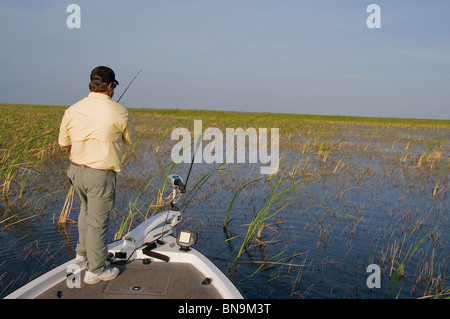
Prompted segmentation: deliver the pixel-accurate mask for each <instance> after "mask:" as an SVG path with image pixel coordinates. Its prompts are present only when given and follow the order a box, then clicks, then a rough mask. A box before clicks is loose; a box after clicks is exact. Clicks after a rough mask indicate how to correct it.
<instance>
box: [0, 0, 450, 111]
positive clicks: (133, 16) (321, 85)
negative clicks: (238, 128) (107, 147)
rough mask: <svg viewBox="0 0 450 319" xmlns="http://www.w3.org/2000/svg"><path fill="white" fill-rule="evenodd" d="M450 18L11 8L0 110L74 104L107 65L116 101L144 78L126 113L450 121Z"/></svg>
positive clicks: (347, 8)
mask: <svg viewBox="0 0 450 319" xmlns="http://www.w3.org/2000/svg"><path fill="white" fill-rule="evenodd" d="M71 3H75V4H78V5H79V6H80V8H81V28H80V29H69V28H68V27H67V24H66V20H67V17H68V16H69V15H70V13H67V12H66V8H67V6H68V5H69V4H71ZM371 3H375V4H378V5H379V6H380V9H381V28H380V29H369V28H368V27H367V25H366V19H367V17H368V16H369V15H370V13H367V12H366V8H367V6H368V5H369V4H371ZM449 14H450V1H448V0H430V1H424V0H423V1H414V0H395V1H393V0H383V1H381V0H379V1H377V0H370V1H361V0H340V1H335V0H326V1H325V0H322V1H321V0H307V1H302V0H296V1H294V0H277V1H275V0H273V1H268V0H239V1H238V0H202V1H200V0H198V1H197V0H184V1H181V0H177V1H170V0H158V1H155V0H130V1H124V0H109V1H106V0H90V1H87V0H85V1H77V0H71V1H61V0H58V1H56V0H54V1H46V0H42V1H35V0H34V1H32V0H28V1H25V0H24V1H21V0H2V1H1V2H0V40H1V47H2V48H1V51H0V52H1V59H0V103H19V104H22V103H23V104H47V105H71V104H73V103H75V102H76V101H78V100H79V99H81V98H83V97H84V96H86V95H87V94H88V93H89V92H88V82H89V73H90V71H91V69H92V68H93V67H95V66H98V65H107V66H110V67H112V68H113V69H114V70H115V71H116V77H117V79H118V80H119V82H120V85H119V86H118V88H117V89H116V96H115V97H114V99H117V98H118V97H119V96H120V94H121V93H122V92H123V90H124V89H125V87H126V86H127V85H128V83H129V82H130V81H131V79H132V78H133V77H134V75H135V74H136V73H137V72H138V71H139V69H143V71H142V73H141V74H140V75H139V77H138V78H137V79H136V81H135V82H134V83H133V85H132V86H131V87H130V89H129V90H128V91H127V93H126V94H125V96H124V97H123V99H122V100H121V104H123V105H124V106H126V107H129V108H145V107H149V108H180V109H201V110H230V111H246V112H277V113H278V112H281V113H297V114H327V115H353V116H376V117H403V118H430V119H446V120H450V105H449V101H450V87H449V85H450V23H448V16H449Z"/></svg>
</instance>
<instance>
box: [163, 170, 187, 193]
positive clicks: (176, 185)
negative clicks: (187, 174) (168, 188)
mask: <svg viewBox="0 0 450 319" xmlns="http://www.w3.org/2000/svg"><path fill="white" fill-rule="evenodd" d="M167 179H168V180H169V182H170V183H171V184H172V188H173V189H175V190H177V191H179V192H180V193H186V186H185V185H184V183H183V179H182V178H181V177H180V176H179V175H176V174H171V175H169V176H167Z"/></svg>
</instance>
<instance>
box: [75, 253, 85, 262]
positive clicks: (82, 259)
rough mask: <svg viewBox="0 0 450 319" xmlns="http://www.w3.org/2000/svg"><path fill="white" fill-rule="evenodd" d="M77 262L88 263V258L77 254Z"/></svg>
mask: <svg viewBox="0 0 450 319" xmlns="http://www.w3.org/2000/svg"><path fill="white" fill-rule="evenodd" d="M75 261H79V262H83V261H87V257H86V256H81V255H78V254H77V256H76V257H75Z"/></svg>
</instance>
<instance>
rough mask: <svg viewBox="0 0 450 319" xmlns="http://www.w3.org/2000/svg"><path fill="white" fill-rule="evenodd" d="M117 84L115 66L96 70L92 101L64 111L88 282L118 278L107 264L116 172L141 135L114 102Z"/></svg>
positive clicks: (63, 141) (80, 253)
mask: <svg viewBox="0 0 450 319" xmlns="http://www.w3.org/2000/svg"><path fill="white" fill-rule="evenodd" d="M118 84H119V82H118V81H117V80H116V78H115V74H114V71H113V70H112V69H111V68H109V67H106V66H99V67H96V68H94V69H93V70H92V72H91V82H90V83H89V90H90V93H89V95H88V97H86V98H84V99H82V100H81V101H79V102H77V103H75V104H73V105H72V106H71V107H69V108H68V109H67V110H66V111H65V113H64V117H63V119H62V121H61V126H60V132H59V138H58V140H59V145H60V146H61V147H62V148H69V149H70V160H71V165H70V167H69V169H68V171H67V176H68V177H69V179H70V181H71V183H72V185H73V186H74V188H75V191H76V192H77V194H78V195H79V197H80V199H81V208H80V215H79V217H78V233H79V239H78V244H77V248H76V251H77V256H76V260H77V261H86V260H87V265H86V275H85V277H84V282H85V283H87V284H95V283H98V282H100V281H107V280H111V279H113V278H115V277H117V275H118V274H119V270H118V269H117V268H109V267H106V264H105V262H106V259H107V257H108V246H107V241H106V233H107V230H108V227H109V214H110V212H111V210H112V208H113V205H114V198H115V189H116V173H117V172H120V171H121V170H122V158H123V155H124V153H125V150H126V147H127V146H131V145H132V144H133V142H134V139H135V136H136V132H135V129H134V124H133V122H132V121H131V117H130V115H129V113H128V111H127V109H126V108H125V107H123V106H122V105H120V104H118V103H116V102H114V101H113V100H112V99H111V98H112V97H113V95H114V88H115V87H116V86H117V85H118Z"/></svg>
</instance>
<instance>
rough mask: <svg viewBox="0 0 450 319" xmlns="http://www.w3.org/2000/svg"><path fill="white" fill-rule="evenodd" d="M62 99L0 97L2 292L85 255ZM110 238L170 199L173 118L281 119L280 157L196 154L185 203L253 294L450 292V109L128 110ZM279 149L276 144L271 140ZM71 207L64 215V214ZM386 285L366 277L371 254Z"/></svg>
mask: <svg viewBox="0 0 450 319" xmlns="http://www.w3.org/2000/svg"><path fill="white" fill-rule="evenodd" d="M64 109H65V108H64V107H52V106H24V105H20V106H19V105H6V104H0V190H1V197H0V231H1V234H0V297H3V296H5V295H7V294H8V293H10V292H12V291H13V290H14V289H17V288H18V287H20V286H21V285H23V284H25V283H26V282H28V281H30V280H31V279H33V278H36V277H37V276H39V275H40V274H42V273H44V272H46V271H48V270H49V269H51V268H53V267H55V266H58V265H59V264H61V263H62V262H64V261H67V260H68V259H69V258H73V257H74V255H75V251H74V248H75V246H76V240H77V227H76V219H77V215H78V210H79V204H80V203H79V200H78V199H77V196H76V195H75V196H73V195H71V193H70V189H71V188H70V183H69V181H68V179H67V177H66V175H65V171H66V169H67V167H68V165H69V162H68V154H67V152H65V151H63V150H60V149H59V148H58V145H57V135H58V129H59V124H60V121H61V118H62V115H63V112H64ZM130 112H131V113H132V115H133V117H134V121H135V123H136V127H137V132H138V139H137V142H136V144H135V145H134V147H133V149H131V150H129V151H128V153H127V155H126V157H125V159H124V166H125V171H124V172H123V173H121V174H120V175H118V177H117V194H116V204H115V207H114V211H113V214H112V215H111V226H110V231H109V235H108V236H109V239H110V240H111V241H113V240H114V239H118V238H121V236H122V235H124V234H125V233H126V232H127V231H128V230H129V229H130V228H132V227H134V226H136V225H138V224H139V223H140V222H141V221H143V220H144V219H145V218H147V217H148V216H151V215H152V214H155V213H157V212H159V211H161V210H162V209H163V208H164V206H165V205H166V204H167V201H166V196H167V195H168V194H169V192H170V189H169V188H168V186H167V185H166V177H167V175H168V174H170V173H177V174H180V175H181V176H184V177H185V176H186V175H187V172H188V170H189V164H187V163H182V164H174V163H173V162H172V158H171V149H172V147H173V146H174V144H175V143H176V141H173V140H171V133H172V131H173V130H174V129H175V128H178V127H184V128H187V129H189V130H191V131H193V129H194V120H202V121H203V129H206V128H208V127H217V128H219V129H220V130H222V131H223V132H225V130H226V128H239V127H242V128H244V129H245V128H249V127H252V128H256V129H258V128H268V129H270V128H279V134H280V137H279V144H280V145H279V151H280V163H279V170H278V172H277V173H276V174H273V175H261V173H260V170H259V167H258V165H259V164H240V163H239V164H227V163H224V164H222V163H213V164H206V163H195V164H194V165H193V168H192V172H191V176H190V180H189V183H188V189H187V192H186V194H185V196H184V197H182V199H181V200H180V202H179V206H180V208H181V209H182V210H183V211H184V214H183V220H182V224H183V225H182V228H185V229H190V230H193V231H196V232H198V236H199V240H198V243H197V245H196V246H195V248H196V249H197V250H199V251H201V252H202V253H203V254H205V255H206V256H207V257H209V258H210V259H211V260H213V261H214V262H215V263H216V264H217V265H218V266H219V268H221V269H222V270H223V271H224V272H226V273H227V274H228V275H229V276H230V277H231V278H232V279H233V281H235V282H236V284H237V286H238V287H239V288H240V289H241V291H242V292H243V294H244V295H245V297H247V298H293V299H297V298H330V299H331V298H335V299H338V298H371V299H378V298H402V299H404V298H446V297H447V298H448V297H450V273H449V271H450V268H449V261H450V243H449V227H450V224H449V223H450V209H449V171H450V164H449V163H450V161H449V151H450V145H449V140H450V121H431V120H401V119H374V118H351V117H338V116H336V117H333V116H312V115H292V114H265V113H258V114H252V113H232V112H212V111H211V112H209V111H181V110H143V109H130ZM269 150H270V148H269ZM61 218H62V219H64V220H62V219H61ZM373 264H374V265H377V266H379V269H380V288H369V287H368V285H367V279H368V277H369V276H370V275H371V271H369V272H368V271H367V270H368V266H369V265H373Z"/></svg>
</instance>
